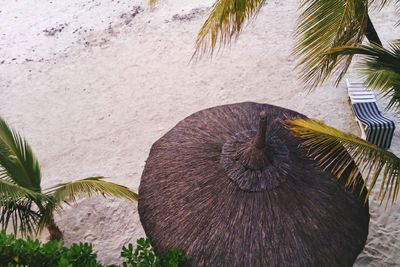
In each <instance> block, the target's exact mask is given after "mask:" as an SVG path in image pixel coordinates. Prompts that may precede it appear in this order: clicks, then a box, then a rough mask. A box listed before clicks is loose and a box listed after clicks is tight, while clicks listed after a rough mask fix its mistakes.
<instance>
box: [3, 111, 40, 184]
mask: <svg viewBox="0 0 400 267" xmlns="http://www.w3.org/2000/svg"><path fill="white" fill-rule="evenodd" d="M0 166H1V168H0V178H4V177H7V179H9V180H12V181H14V182H15V183H16V184H18V185H20V186H22V187H25V188H28V189H31V190H34V191H37V192H40V190H41V188H40V180H41V175H40V168H39V164H38V161H37V159H36V157H35V155H34V154H33V152H32V150H31V148H30V146H29V145H28V144H27V142H26V141H25V140H24V139H23V138H22V137H21V136H20V135H19V134H18V133H17V132H15V131H14V130H13V129H11V128H10V127H9V126H8V125H7V123H6V122H5V121H4V120H3V119H2V118H0Z"/></svg>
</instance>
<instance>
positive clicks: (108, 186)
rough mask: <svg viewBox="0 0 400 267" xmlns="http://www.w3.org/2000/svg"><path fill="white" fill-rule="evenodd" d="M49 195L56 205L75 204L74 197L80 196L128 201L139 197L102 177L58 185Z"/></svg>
mask: <svg viewBox="0 0 400 267" xmlns="http://www.w3.org/2000/svg"><path fill="white" fill-rule="evenodd" d="M49 194H50V195H52V196H53V197H54V198H55V200H56V202H57V203H58V204H61V203H63V202H67V201H73V202H76V197H77V196H78V195H80V194H87V195H88V196H89V197H90V196H91V195H102V196H104V197H106V196H109V197H117V198H123V199H127V200H130V201H137V200H138V199H139V196H138V195H137V194H136V193H134V192H132V191H131V190H130V189H129V188H127V187H126V186H123V185H119V184H115V183H112V182H107V181H104V177H89V178H86V179H82V180H77V181H73V182H69V183H64V184H59V185H57V186H55V187H53V188H50V190H49Z"/></svg>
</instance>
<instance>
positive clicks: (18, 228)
mask: <svg viewBox="0 0 400 267" xmlns="http://www.w3.org/2000/svg"><path fill="white" fill-rule="evenodd" d="M40 218H41V214H40V211H39V210H38V209H36V207H35V204H34V202H33V200H31V199H26V198H21V199H20V200H15V199H11V200H3V201H2V203H1V205H0V225H1V228H2V229H3V230H6V229H8V228H9V227H12V229H13V231H14V234H17V233H21V234H22V236H26V235H30V234H37V233H38V229H39V228H40V227H39V225H40Z"/></svg>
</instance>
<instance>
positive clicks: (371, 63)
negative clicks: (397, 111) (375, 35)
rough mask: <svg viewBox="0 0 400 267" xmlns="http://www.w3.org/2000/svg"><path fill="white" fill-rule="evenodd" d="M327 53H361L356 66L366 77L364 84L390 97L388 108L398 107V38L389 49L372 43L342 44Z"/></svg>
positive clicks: (399, 84) (399, 89)
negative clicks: (355, 45) (358, 44)
mask: <svg viewBox="0 0 400 267" xmlns="http://www.w3.org/2000/svg"><path fill="white" fill-rule="evenodd" d="M329 54H331V55H361V60H360V62H359V63H358V64H357V66H356V67H357V68H358V70H359V71H360V73H361V74H362V75H363V76H364V77H365V78H366V79H365V83H366V85H367V86H368V87H371V88H375V89H377V90H380V91H382V92H384V93H385V95H386V96H388V97H390V102H389V105H388V108H392V107H396V108H400V40H397V41H395V42H393V43H392V44H390V45H389V49H386V48H383V47H380V46H377V45H374V44H370V45H362V46H360V47H352V46H344V47H338V48H335V49H332V50H331V51H329Z"/></svg>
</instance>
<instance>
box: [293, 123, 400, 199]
mask: <svg viewBox="0 0 400 267" xmlns="http://www.w3.org/2000/svg"><path fill="white" fill-rule="evenodd" d="M287 124H288V127H289V128H290V130H291V131H292V132H293V133H294V134H295V135H297V136H298V137H300V138H302V139H303V142H302V144H301V146H302V148H304V149H305V150H306V153H307V155H308V156H309V157H311V158H313V159H316V160H317V161H318V163H319V165H320V166H321V167H322V168H324V169H328V168H329V170H331V171H332V173H333V174H334V175H335V176H336V177H338V178H339V177H341V175H342V174H343V172H344V171H345V169H346V168H348V167H349V166H351V164H352V162H353V161H354V162H355V163H356V165H357V167H358V169H360V170H362V171H363V174H365V177H366V178H365V186H366V187H367V189H368V194H367V195H366V200H367V198H368V196H369V195H370V193H371V190H372V188H374V186H375V185H376V184H377V181H378V178H379V177H381V185H380V189H379V194H378V198H379V200H380V201H381V203H382V202H383V201H384V200H386V201H387V202H389V200H391V201H392V203H393V202H394V201H395V200H396V198H397V196H398V193H399V186H400V176H399V173H400V159H399V158H397V157H396V156H395V155H394V154H393V153H391V152H389V151H386V150H384V149H381V148H379V147H377V146H375V145H373V144H370V143H368V142H367V141H365V140H363V139H360V138H359V137H357V136H355V135H353V134H350V133H344V132H341V131H339V130H337V129H335V128H332V127H330V126H327V125H326V124H324V123H323V122H321V121H317V120H306V119H289V120H288V121H287ZM357 167H354V169H353V171H352V172H351V173H350V175H349V177H348V179H347V185H348V186H355V185H356V184H357V183H358V182H359V179H360V176H359V175H358V169H357Z"/></svg>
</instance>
